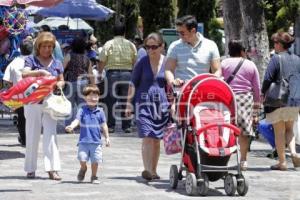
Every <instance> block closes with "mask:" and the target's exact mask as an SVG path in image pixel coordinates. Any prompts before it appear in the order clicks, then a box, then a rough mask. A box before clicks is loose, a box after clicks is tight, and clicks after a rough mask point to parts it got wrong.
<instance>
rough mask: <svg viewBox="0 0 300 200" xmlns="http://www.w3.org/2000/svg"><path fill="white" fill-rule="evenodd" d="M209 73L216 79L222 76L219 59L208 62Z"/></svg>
mask: <svg viewBox="0 0 300 200" xmlns="http://www.w3.org/2000/svg"><path fill="white" fill-rule="evenodd" d="M210 68H211V73H212V74H214V75H216V76H217V77H221V76H222V70H221V62H220V59H214V60H212V61H211V62H210Z"/></svg>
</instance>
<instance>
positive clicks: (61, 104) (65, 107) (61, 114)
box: [43, 88, 72, 120]
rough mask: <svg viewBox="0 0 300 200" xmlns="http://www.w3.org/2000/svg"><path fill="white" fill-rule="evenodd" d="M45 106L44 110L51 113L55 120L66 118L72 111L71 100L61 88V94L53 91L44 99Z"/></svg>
mask: <svg viewBox="0 0 300 200" xmlns="http://www.w3.org/2000/svg"><path fill="white" fill-rule="evenodd" d="M43 107H44V112H47V113H49V114H50V116H51V117H52V118H53V119H55V120H58V119H64V118H66V117H68V116H69V115H70V114H71V112H72V105H71V102H70V101H69V100H68V99H67V98H66V97H65V95H64V93H63V91H62V89H61V88H60V94H59V95H56V94H53V93H51V94H50V95H48V96H47V97H46V98H45V99H44V101H43Z"/></svg>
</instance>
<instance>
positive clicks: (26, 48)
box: [3, 40, 33, 146]
mask: <svg viewBox="0 0 300 200" xmlns="http://www.w3.org/2000/svg"><path fill="white" fill-rule="evenodd" d="M20 50H21V56H19V57H16V58H15V59H14V60H13V61H12V62H11V63H10V64H9V65H8V66H7V67H6V69H5V73H4V76H3V80H5V81H7V82H9V83H11V84H12V85H16V84H17V83H18V82H19V81H20V80H21V79H22V70H23V69H24V66H25V58H26V57H27V56H29V55H30V54H32V51H33V42H32V40H23V41H22V42H21V44H20ZM15 112H16V113H17V115H18V119H17V128H18V132H19V136H18V141H19V143H20V144H21V145H22V146H25V145H26V131H25V124H26V119H25V116H24V107H20V108H17V109H16V110H15Z"/></svg>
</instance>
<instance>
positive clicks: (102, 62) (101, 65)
mask: <svg viewBox="0 0 300 200" xmlns="http://www.w3.org/2000/svg"><path fill="white" fill-rule="evenodd" d="M105 65H106V62H105V61H102V60H100V62H99V64H98V70H99V74H102V72H103V70H104V67H105Z"/></svg>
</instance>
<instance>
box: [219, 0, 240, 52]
mask: <svg viewBox="0 0 300 200" xmlns="http://www.w3.org/2000/svg"><path fill="white" fill-rule="evenodd" d="M223 19H224V32H225V55H227V54H228V42H229V41H230V40H231V39H235V40H240V39H242V29H243V22H242V14H241V12H240V3H239V0H223Z"/></svg>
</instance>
